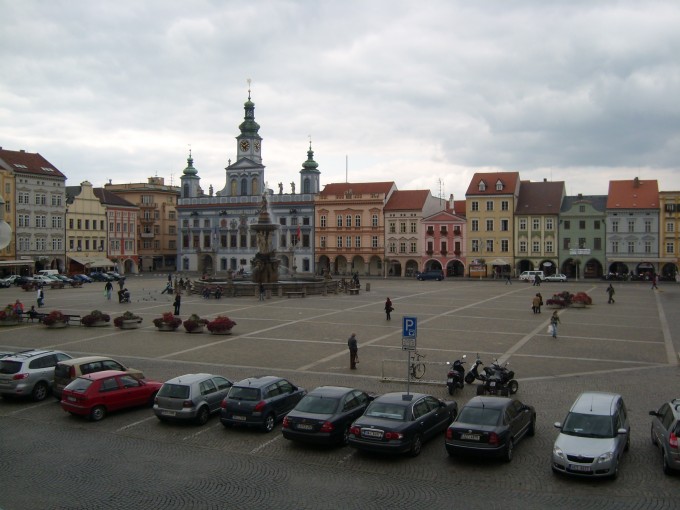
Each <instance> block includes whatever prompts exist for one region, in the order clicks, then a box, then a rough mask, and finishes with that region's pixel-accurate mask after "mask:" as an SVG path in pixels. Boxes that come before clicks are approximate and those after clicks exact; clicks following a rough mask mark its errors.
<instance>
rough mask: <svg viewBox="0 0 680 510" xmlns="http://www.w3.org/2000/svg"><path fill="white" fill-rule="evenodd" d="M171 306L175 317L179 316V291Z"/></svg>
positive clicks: (180, 301)
mask: <svg viewBox="0 0 680 510" xmlns="http://www.w3.org/2000/svg"><path fill="white" fill-rule="evenodd" d="M172 304H173V306H174V307H175V315H179V307H180V306H181V304H182V296H181V295H180V293H179V290H178V291H177V294H175V301H174V302H173V303H172Z"/></svg>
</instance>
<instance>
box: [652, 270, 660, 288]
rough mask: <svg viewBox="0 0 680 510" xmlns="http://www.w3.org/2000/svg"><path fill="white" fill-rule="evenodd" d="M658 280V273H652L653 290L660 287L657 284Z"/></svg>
mask: <svg viewBox="0 0 680 510" xmlns="http://www.w3.org/2000/svg"><path fill="white" fill-rule="evenodd" d="M656 280H657V276H656V273H654V274H653V275H652V290H654V289H658V288H659V287H657V286H656Z"/></svg>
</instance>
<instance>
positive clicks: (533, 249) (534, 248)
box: [531, 241, 541, 253]
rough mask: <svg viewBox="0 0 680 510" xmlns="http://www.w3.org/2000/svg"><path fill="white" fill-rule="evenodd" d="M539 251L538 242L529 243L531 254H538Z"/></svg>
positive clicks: (539, 245)
mask: <svg viewBox="0 0 680 510" xmlns="http://www.w3.org/2000/svg"><path fill="white" fill-rule="evenodd" d="M540 251H541V242H540V241H531V252H532V253H539V252H540Z"/></svg>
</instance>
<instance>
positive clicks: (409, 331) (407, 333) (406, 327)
mask: <svg viewBox="0 0 680 510" xmlns="http://www.w3.org/2000/svg"><path fill="white" fill-rule="evenodd" d="M401 336H402V337H404V338H415V337H417V336H418V319H417V318H416V317H403V318H402V320H401Z"/></svg>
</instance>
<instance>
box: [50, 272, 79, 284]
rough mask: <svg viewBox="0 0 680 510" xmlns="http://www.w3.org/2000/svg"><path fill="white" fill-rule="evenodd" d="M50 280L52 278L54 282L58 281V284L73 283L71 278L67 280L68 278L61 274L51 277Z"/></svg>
mask: <svg viewBox="0 0 680 510" xmlns="http://www.w3.org/2000/svg"><path fill="white" fill-rule="evenodd" d="M52 278H54V279H55V280H58V281H60V282H64V283H66V284H69V285H70V284H71V283H73V282H74V281H75V280H74V279H73V278H69V277H68V276H65V275H63V274H55V275H52Z"/></svg>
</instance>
